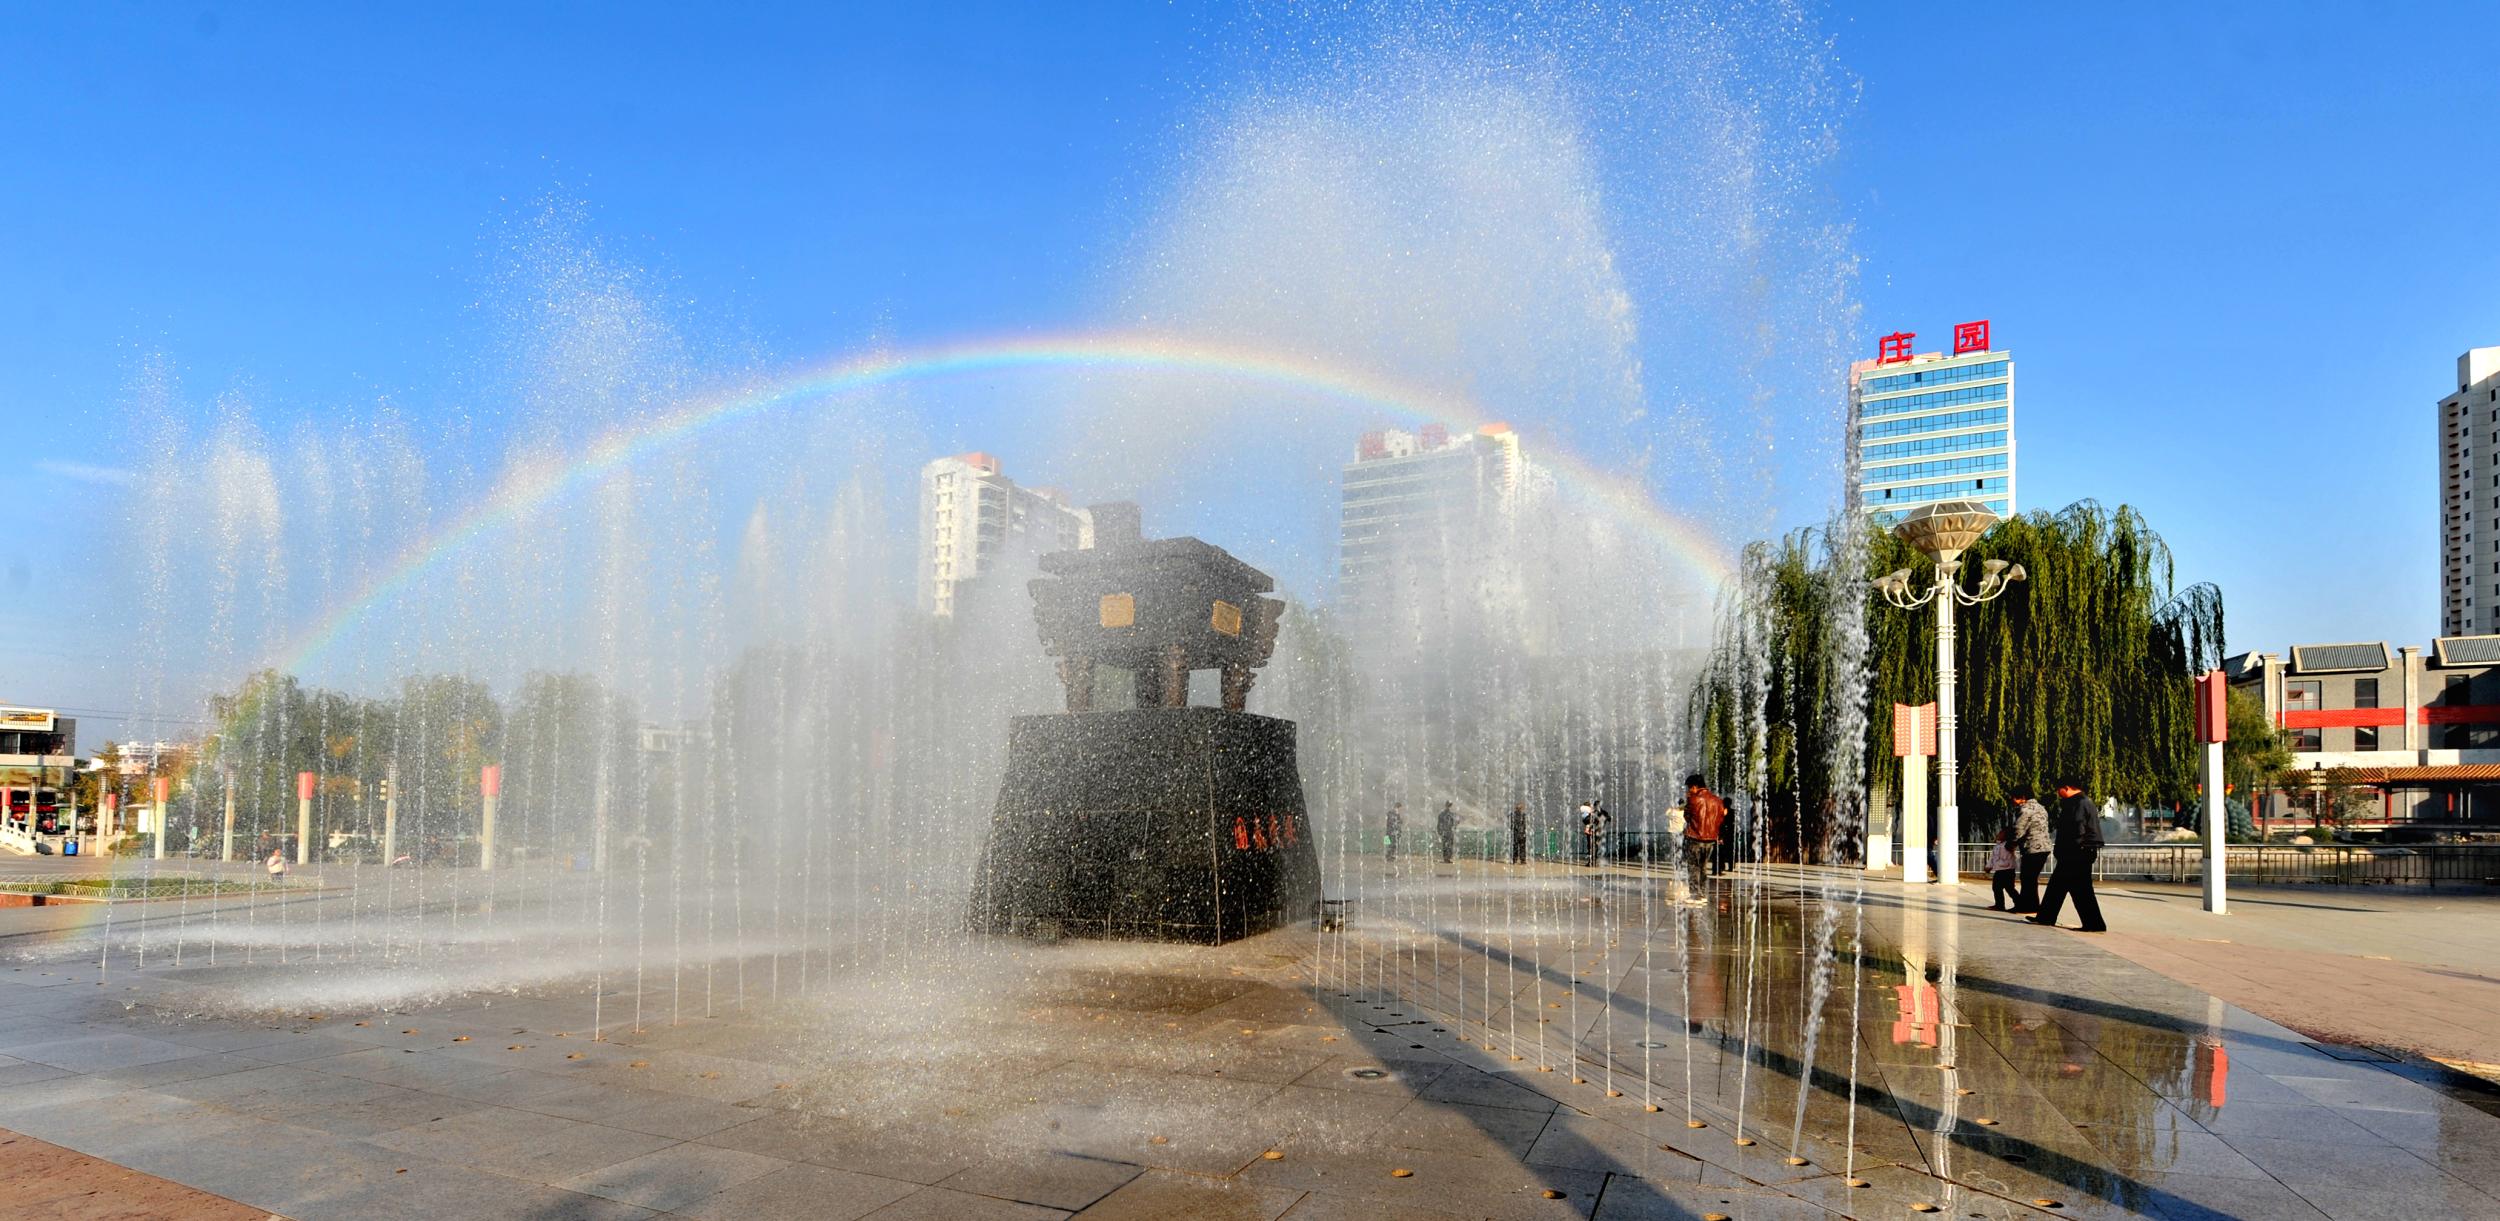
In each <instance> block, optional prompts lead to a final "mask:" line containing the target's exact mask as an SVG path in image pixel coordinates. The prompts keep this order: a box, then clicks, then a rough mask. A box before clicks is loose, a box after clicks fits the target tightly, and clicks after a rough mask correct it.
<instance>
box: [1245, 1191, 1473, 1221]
mask: <svg viewBox="0 0 2500 1221" xmlns="http://www.w3.org/2000/svg"><path fill="white" fill-rule="evenodd" d="M1482 1218H1483V1214H1481V1213H1463V1214H1462V1213H1445V1212H1442V1211H1440V1210H1439V1209H1432V1208H1419V1207H1416V1206H1414V1205H1410V1204H1392V1203H1389V1202H1386V1201H1382V1200H1374V1199H1370V1198H1368V1197H1365V1196H1359V1195H1340V1194H1338V1193H1336V1192H1333V1191H1314V1192H1312V1193H1310V1194H1309V1195H1306V1196H1304V1197H1302V1202H1301V1203H1299V1204H1296V1205H1294V1206H1293V1207H1292V1208H1289V1209H1287V1210H1285V1214H1284V1215H1283V1216H1282V1217H1279V1218H1277V1221H1482Z"/></svg>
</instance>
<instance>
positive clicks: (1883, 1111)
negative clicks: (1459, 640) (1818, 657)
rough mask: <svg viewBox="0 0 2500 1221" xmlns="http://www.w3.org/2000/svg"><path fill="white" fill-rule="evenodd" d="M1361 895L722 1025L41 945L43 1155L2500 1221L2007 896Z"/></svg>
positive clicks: (836, 1210)
mask: <svg viewBox="0 0 2500 1221" xmlns="http://www.w3.org/2000/svg"><path fill="white" fill-rule="evenodd" d="M1339 872H1340V875H1341V876H1344V877H1345V878H1346V879H1347V884H1346V885H1345V887H1344V888H1343V893H1344V895H1345V897H1347V898H1350V899H1352V900H1353V912H1354V914H1353V918H1352V921H1351V923H1350V925H1349V927H1348V928H1347V929H1346V930H1345V931H1344V932H1343V933H1321V932H1318V931H1316V930H1313V929H1310V928H1308V927H1298V928H1292V929H1287V930H1282V931H1280V932H1277V933H1273V934H1270V935H1267V936H1265V937H1260V938H1255V939H1252V940H1250V941H1246V942H1241V943H1237V944H1235V945H1232V946H1228V947H1224V948H1222V949H1219V950H1202V949H1191V948H1180V947H1166V946H1136V945H1104V944H1085V943H1068V944H1061V945H1052V946H1042V945H1022V944H1005V943H984V945H983V946H982V949H981V952H980V953H978V954H974V955H965V954H961V953H956V952H952V951H951V949H950V943H952V942H957V941H962V940H964V939H962V938H959V937H957V936H956V935H955V934H953V933H951V932H949V931H946V930H945V929H944V928H943V927H942V926H941V925H932V926H931V929H930V930H929V931H928V932H927V934H926V935H925V936H924V937H923V938H921V939H917V940H915V939H912V938H896V939H891V943H890V944H885V945H882V946H880V947H878V948H877V950H876V952H874V953H870V952H868V950H867V948H865V947H863V948H861V949H860V951H859V952H857V953H855V954H850V955H849V956H847V957H843V958H842V959H841V961H840V969H839V970H833V969H830V968H817V970H816V973H815V975H814V976H813V978H814V981H815V982H814V983H813V984H812V985H811V986H809V987H807V988H804V989H802V988H799V987H796V986H793V987H791V988H788V989H787V990H784V991H783V992H782V994H781V995H780V996H779V998H778V999H775V998H773V997H772V996H771V995H769V994H766V993H763V992H762V991H761V990H760V989H753V990H748V991H747V992H746V993H745V1000H744V1001H743V1003H729V1002H726V1001H724V1002H723V1003H720V1004H715V1005H714V1006H712V1009H711V1016H708V1017H706V1016H699V1014H700V1012H701V1010H700V1009H699V1008H688V1007H685V1006H682V1005H680V1004H678V1003H677V1001H678V998H676V997H664V996H661V995H656V994H654V991H653V990H654V989H656V988H659V987H661V986H663V985H662V982H661V980H662V977H661V975H660V973H658V972H654V973H653V974H652V975H651V976H650V977H649V979H648V981H647V982H648V986H646V987H645V988H643V989H641V990H639V991H638V990H636V989H634V988H632V987H631V986H630V981H628V984H627V986H622V987H620V986H618V983H617V979H616V977H615V976H614V975H611V977H610V978H609V979H608V980H606V981H605V983H606V986H605V987H602V988H599V989H595V990H594V989H593V988H592V987H590V986H588V985H587V984H578V985H553V986H534V987H525V988H513V989H506V990H504V991H500V992H495V993H474V994H466V995H457V996H438V997H435V998H434V999H431V1000H428V1001H426V1002H425V1003H421V1004H410V1005H406V1006H402V1007H398V1008H390V1009H378V1010H370V1011H368V1010H361V1009H360V1010H357V1011H352V1012H350V1011H340V1012H326V1011H325V1012H319V1013H308V1012H304V1011H301V1010H297V1011H293V1012H271V1011H266V1010H263V1011H249V1010H238V1009H235V1008H233V1007H231V1006H227V1005H219V1006H209V1005H206V1004H204V1003H203V997H204V996H206V995H207V994H208V992H207V989H206V985H207V984H208V983H209V982H211V981H213V982H214V983H215V985H216V987H217V989H218V990H219V992H220V994H231V993H232V991H233V990H234V989H236V988H237V987H238V986H239V985H240V986H244V987H246V988H247V989H248V985H249V984H250V983H251V982H252V981H253V980H254V978H256V973H257V974H265V975H266V976H267V977H268V979H269V980H271V981H272V982H273V984H274V983H275V982H276V981H279V980H282V979H286V978H288V976H286V975H285V974H284V973H287V972H294V973H297V974H298V975H300V974H301V973H304V972H318V971H319V970H321V969H323V967H322V966H321V965H320V964H307V963H306V962H304V961H303V960H302V959H301V958H300V957H299V958H298V959H297V960H296V961H295V962H294V963H292V964H291V965H289V966H285V967H280V966H275V965H272V964H269V963H267V962H266V961H265V960H264V961H261V962H258V963H255V964H254V965H252V966H249V967H238V966H236V965H235V964H234V963H233V962H232V960H231V959H229V960H228V961H227V962H226V963H225V964H223V965H221V966H219V967H216V968H204V967H202V966H201V965H199V964H198V962H197V960H196V959H194V960H193V961H192V962H190V963H188V964H186V965H185V966H183V967H181V968H175V967H173V966H171V965H170V963H169V962H168V961H166V959H165V956H164V955H163V954H161V953H160V954H158V955H157V956H156V961H155V962H154V963H153V964H152V965H151V966H149V967H148V968H146V969H144V970H132V969H128V968H127V967H126V966H125V965H121V961H120V960H116V962H115V964H114V965H113V969H112V971H111V973H110V974H109V975H104V976H101V977H100V976H99V972H98V969H97V963H96V959H95V955H94V954H93V953H92V952H91V947H88V946H86V945H84V944H83V943H82V941H81V938H82V937H89V938H91V937H94V936H97V935H100V934H96V933H94V932H93V931H84V932H82V931H80V930H76V929H69V928H64V927H62V926H60V925H58V924H57V923H42V924H32V923H28V924H23V925H19V924H10V923H8V922H9V921H10V920H20V921H25V920H27V918H28V917H29V916H36V915H40V914H41V913H24V914H20V913H0V954H8V955H11V957H10V958H8V959H7V960H6V961H5V962H0V1129H7V1130H9V1131H14V1132H19V1133H24V1134H26V1135H28V1136H32V1137H35V1138H38V1139H40V1140H42V1141H46V1142H49V1143H51V1144H52V1145H56V1146H60V1147H62V1148H64V1149H68V1150H72V1151H75V1152H77V1153H80V1154H85V1155H88V1156H91V1157H96V1158H101V1159H104V1160H106V1161H110V1162H113V1163H117V1164H119V1165H122V1166H126V1167H129V1168H131V1169H133V1170H136V1171H139V1172H141V1173H143V1174H146V1175H151V1176H157V1177H159V1178H162V1179H165V1180H170V1181H171V1182H172V1183H176V1184H181V1185H184V1186H187V1187H190V1188H194V1189H197V1190H199V1191H203V1192H207V1193H211V1194H213V1195H215V1196H218V1197H223V1198H224V1199H226V1200H231V1201H240V1202H242V1203H244V1204H247V1205H250V1206H252V1207H255V1208H260V1209H266V1210H268V1211H270V1212H273V1213H277V1214H280V1215H283V1216H290V1217H303V1218H312V1217H358V1218H365V1217H394V1216H408V1217H454V1216H457V1217H471V1216H474V1217H606V1216H616V1217H645V1216H658V1215H670V1216H685V1217H705V1218H713V1217H717V1218H728V1217H738V1218H772V1217H781V1216H789V1217H835V1218H855V1217H874V1218H879V1219H882V1221H891V1219H894V1218H908V1217H945V1218H947V1219H948V1221H967V1219H977V1218H984V1217H1032V1218H1044V1217H1064V1216H1070V1215H1077V1216H1084V1217H1089V1218H1094V1217H1135V1218H1173V1217H1207V1218H1231V1217H1242V1218H1262V1219H1268V1221H1273V1219H1275V1218H1290V1219H1293V1221H1310V1219H1312V1218H1331V1217H1346V1218H1354V1217H1361V1218H1399V1217H1411V1218H1445V1217H1478V1218H1483V1217H1498V1218H1512V1217H1584V1218H1585V1217H1596V1218H1703V1217H1709V1216H1713V1215H1718V1216H1725V1217H1731V1218H1737V1217H1762V1218H1788V1217H1825V1216H1831V1215H1835V1214H1837V1215H1848V1216H1865V1217H1908V1216H1918V1215H1938V1216H1951V1217H1979V1218H2011V1217H2044V1216H2067V1215H2072V1216H2154V1217H2164V1218H2174V1219H2184V1218H2199V1217H2238V1218H2275V1217H2284V1218H2310V1219H2314V1218H2321V1217H2336V1218H2343V1217H2356V1218H2357V1217H2387V1216H2397V1215H2409V1216H2424V1217H2500V1197H2495V1195H2494V1194H2493V1193H2495V1192H2500V1118H2495V1117H2494V1116H2492V1115H2490V1114H2487V1113H2485V1112H2484V1111H2483V1110H2481V1109H2478V1108H2477V1107H2476V1106H2474V1105H2472V1104H2470V1103H2469V1102H2468V1101H2464V1100H2460V1099H2459V1098H2457V1097H2454V1096H2451V1094H2449V1093H2446V1092H2443V1091H2441V1090H2438V1089H2434V1088H2430V1087H2429V1086H2426V1085H2425V1084H2423V1083H2422V1082H2420V1081H2418V1080H2415V1079H2412V1078H2410V1077H2408V1076H2406V1075H2405V1074H2403V1073H2401V1072H2397V1071H2391V1066H2390V1065H2389V1064H2387V1063H2383V1062H2380V1061H2379V1060H2376V1059H2372V1058H2369V1057H2368V1056H2367V1054H2366V1053H2355V1052H2353V1051H2351V1050H2349V1049H2345V1048H2339V1047H2334V1046H2321V1045H2319V1044H2316V1043H2313V1042H2311V1041H2309V1040H2308V1039H2307V1038H2305V1037H2304V1036H2302V1035H2299V1034H2297V1033H2294V1032H2293V1031H2291V1030H2289V1029H2287V1028H2285V1027H2283V1026H2280V1025H2277V1024H2275V1023H2274V1022H2272V1021H2268V1020H2266V1019H2264V1018H2261V1017H2258V1016H2256V1015H2254V1014H2251V1013H2248V1012H2246V1011H2244V1010H2241V1009H2238V1008H2236V1007H2233V1006H2231V1005H2229V1004H2227V1003H2225V1002H2223V1001H2221V1000H2218V999H2216V998H2214V997H2212V996H2210V995H2208V994H2206V993H2204V992H2200V991H2198V990H2196V989H2194V988H2191V987H2188V986H2187V985H2185V984H2181V983H2178V982H2176V981H2174V980H2172V979H2170V978H2168V977H2166V976H2164V975H2162V974H2160V973H2157V972H2155V971H2152V970H2149V969H2147V968H2145V967H2143V966H2140V965H2138V964H2136V963H2134V962H2131V961H2129V960H2127V959H2126V958H2123V957H2120V956H2118V955H2115V954H2112V953H2109V952H2108V951H2107V950H2106V949H2105V948H2103V946H2102V945H2101V944H2100V943H2099V942H2096V941H2095V940H2094V939H2092V938H2089V937H2086V936H2083V935H2080V934H2075V933H2071V932H2050V931H2048V930H2042V929H2038V928H2034V927H2031V926H2028V925H2023V924H2019V923H2016V922H2013V921H2010V920H2005V919H2002V918H1999V917H1996V916H1994V915H1992V914H1990V913H1987V912H1985V911H1984V910H1980V911H1966V910H1963V909H1962V908H1961V907H1960V906H1958V905H1959V904H1960V903H1962V902H1965V901H1967V899H1966V898H1965V897H1964V893H1963V892H1956V891H1948V890H1943V889H1939V888H1934V887H1925V888H1916V889H1909V888H1904V887H1902V886H1901V885H1900V884H1899V883H1897V882H1886V881H1881V880H1868V879H1864V878H1862V877H1860V876H1856V875H1850V874H1846V873H1832V874H1794V873H1792V874H1786V875H1777V876H1766V877H1764V878H1761V879H1758V880H1722V881H1719V882H1716V883H1713V884H1711V885H1710V886H1709V887H1707V888H1704V889H1702V890H1698V891H1694V892H1690V893H1679V892H1678V891H1676V890H1675V889H1674V888H1673V887H1672V886H1671V885H1670V883H1669V881H1668V880H1667V879H1664V878H1660V877H1657V876H1654V875H1647V874H1641V873H1637V872H1633V871H1611V870H1606V871H1601V870H1583V869H1575V868H1570V867H1561V866H1550V865H1537V866H1525V867H1517V868H1514V867H1510V866H1502V865H1489V864H1483V863H1475V862H1468V863H1460V864H1457V865H1451V866H1441V865H1434V864H1428V863H1421V862H1415V861H1412V860H1408V861H1401V862H1398V863H1396V864H1395V865H1382V864H1379V863H1362V864H1356V865H1347V864H1345V863H1344V862H1340V863H1339ZM1861 886H1863V888H1864V889H1863V892H1862V893H1861V891H1860V889H1859V888H1860V887H1861ZM298 915H299V916H301V917H302V918H303V926H304V927H313V926H317V923H318V919H319V917H318V905H314V906H311V907H307V908H305V909H302V910H300V911H299V912H298ZM55 919H57V917H55ZM129 920H130V918H128V917H125V927H127V926H128V923H129ZM22 928H41V929H44V930H46V931H45V932H44V934H43V936H42V937H40V938H11V937H10V936H9V934H11V933H12V932H16V931H21V929H22ZM30 942H31V944H30ZM827 957H828V959H831V958H833V957H834V956H833V955H831V954H830V953H829V954H828V955H827ZM740 965H741V966H742V967H743V969H744V970H745V971H746V972H747V973H749V974H751V975H753V976H754V977H755V978H757V979H762V978H766V977H767V974H768V973H769V972H772V971H774V970H775V969H776V968H777V967H779V966H780V965H781V964H778V963H771V962H766V961H761V960H748V961H746V962H744V963H742V964H740ZM436 969H438V970H439V966H438V967H437V968H436ZM211 971H213V972H214V973H213V974H210V973H208V972H211ZM792 977H793V978H794V979H796V978H808V976H807V975H806V974H805V973H804V972H794V973H793V975H792ZM99 985H101V986H99ZM670 986H675V985H673V984H672V985H670ZM2331 986H2332V981H2324V980H2322V981H2321V987H2331ZM296 991H300V989H297V990H296ZM212 1009H213V1015H212V1013H211V1012H210V1011H211V1010H212ZM594 1015H596V1016H594ZM625 1015H631V1016H625ZM594 1022H596V1023H598V1026H597V1034H598V1035H599V1036H601V1037H597V1038H594V1037H593V1033H592V1028H593V1023H594ZM1401 1171H1402V1172H1404V1173H1399V1172H1401ZM1858 1184H1862V1185H1858Z"/></svg>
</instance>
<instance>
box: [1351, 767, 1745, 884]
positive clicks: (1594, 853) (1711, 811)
mask: <svg viewBox="0 0 2500 1221" xmlns="http://www.w3.org/2000/svg"><path fill="white" fill-rule="evenodd" d="M1614 819H1615V816H1614V814H1613V812H1612V811H1609V810H1608V809H1607V808H1606V803H1605V802H1604V801H1603V800H1601V799H1597V798H1591V799H1590V800H1587V801H1583V802H1581V803H1580V860H1581V862H1582V863H1583V864H1586V865H1588V866H1590V867H1592V868H1594V867H1595V866H1597V865H1598V864H1600V863H1601V862H1603V861H1604V860H1605V859H1606V857H1607V850H1608V845H1609V842H1610V841H1609V839H1608V835H1609V833H1610V832H1611V831H1612V830H1613V828H1614ZM1432 822H1433V827H1432V830H1433V840H1434V845H1435V847H1436V848H1438V850H1439V852H1440V857H1441V862H1442V863H1443V864H1445V865H1446V864H1450V863H1452V862H1453V861H1455V860H1456V859H1457V852H1458V803H1457V802H1454V801H1445V802H1442V803H1441V812H1440V813H1438V814H1436V815H1434V816H1433V820H1432ZM1726 826H1727V803H1726V802H1725V801H1722V800H1720V798H1719V795H1718V794H1717V793H1713V792H1711V791H1710V786H1709V784H1708V783H1706V782H1705V781H1704V780H1703V778H1702V775H1701V773H1699V772H1695V773H1693V774H1692V775H1690V776H1687V777H1685V778H1684V804H1683V805H1680V806H1676V807H1674V808H1672V809H1670V810H1668V811H1667V825H1666V832H1667V834H1668V836H1669V837H1670V838H1674V837H1681V843H1682V851H1683V853H1684V863H1685V867H1686V868H1687V869H1688V870H1690V871H1691V872H1693V873H1695V874H1697V875H1699V876H1701V877H1710V876H1712V875H1714V874H1719V873H1724V872H1726V871H1727V864H1728V857H1727V844H1726V841H1725V840H1724V838H1722V836H1723V832H1724V831H1725V829H1726ZM1405 836H1406V803H1405V802H1402V801H1401V802H1396V803H1393V804H1392V805H1390V807H1389V818H1388V825H1387V829H1386V831H1385V833H1384V834H1383V835H1382V836H1381V837H1380V845H1381V855H1382V857H1383V859H1386V860H1390V861H1395V860H1396V859H1398V844H1399V842H1400V841H1401V840H1403V839H1404V838H1405ZM1510 863H1511V864H1513V865H1525V864H1527V863H1528V803H1527V802H1525V801H1517V802H1513V803H1511V807H1510Z"/></svg>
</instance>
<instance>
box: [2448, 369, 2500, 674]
mask: <svg viewBox="0 0 2500 1221" xmlns="http://www.w3.org/2000/svg"><path fill="white" fill-rule="evenodd" d="M2478 510H2479V511H2480V512H2481V514H2482V528H2481V529H2479V530H2477V529H2475V514H2476V512H2477V511H2478ZM2495 523H2500V347H2495V348H2475V349H2474V350H2472V351H2470V352H2467V353H2466V354H2465V355H2463V356H2460V357H2458V358H2457V391H2456V393H2454V394H2451V395H2449V396H2447V397H2446V398H2443V399H2441V400H2439V628H2440V634H2441V635H2443V636H2478V635H2489V634H2492V633H2500V531H2496V530H2494V529H2493V528H2492V527H2493V526H2494V524H2495ZM2478 587H2479V588H2478Z"/></svg>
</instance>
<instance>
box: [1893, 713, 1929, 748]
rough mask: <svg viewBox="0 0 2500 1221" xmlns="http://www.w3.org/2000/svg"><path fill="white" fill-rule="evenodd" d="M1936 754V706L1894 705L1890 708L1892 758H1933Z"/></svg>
mask: <svg viewBox="0 0 2500 1221" xmlns="http://www.w3.org/2000/svg"><path fill="white" fill-rule="evenodd" d="M1935 753H1936V706H1935V705H1934V704H1894V705H1893V706H1892V756H1893V758H1896V759H1906V758H1909V757H1910V756H1912V755H1918V756H1921V757H1928V756H1933V755H1934V754H1935Z"/></svg>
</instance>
